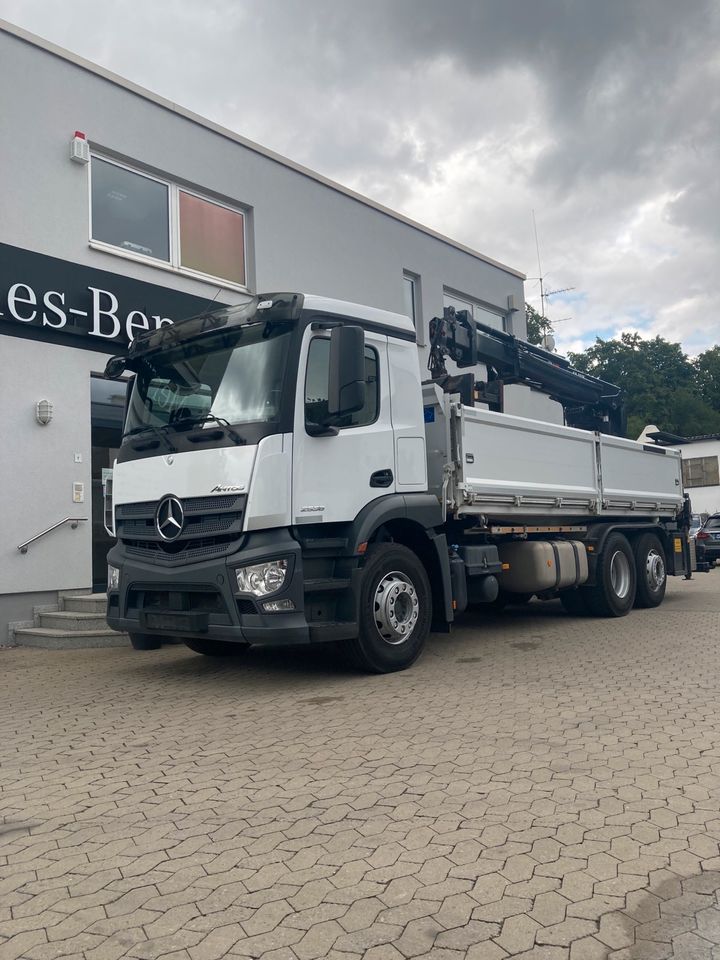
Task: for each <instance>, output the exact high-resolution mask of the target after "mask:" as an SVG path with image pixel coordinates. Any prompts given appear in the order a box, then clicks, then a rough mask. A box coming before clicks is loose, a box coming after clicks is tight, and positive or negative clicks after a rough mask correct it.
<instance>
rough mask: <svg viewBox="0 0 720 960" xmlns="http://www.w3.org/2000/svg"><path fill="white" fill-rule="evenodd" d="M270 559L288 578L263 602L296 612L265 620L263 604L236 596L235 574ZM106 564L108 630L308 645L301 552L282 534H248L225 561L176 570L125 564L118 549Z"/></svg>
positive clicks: (132, 560) (127, 557)
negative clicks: (109, 575) (110, 583)
mask: <svg viewBox="0 0 720 960" xmlns="http://www.w3.org/2000/svg"><path fill="white" fill-rule="evenodd" d="M276 557H286V558H288V561H289V563H288V573H287V578H286V581H285V584H284V586H283V589H282V590H281V591H279V592H278V593H275V594H272V596H270V597H265V598H263V600H264V601H268V600H285V599H288V600H292V602H293V604H294V606H295V609H294V610H292V611H290V612H282V613H266V612H264V611H263V609H262V602H263V601H259V600H257V599H255V598H251V597H249V596H247V595H245V596H239V595H238V593H237V581H236V577H235V573H234V570H235V568H237V567H240V566H244V565H246V564H251V563H259V562H261V561H263V560H271V559H274V558H276ZM108 563H109V564H111V565H112V566H114V567H117V568H118V569H119V570H120V587H119V590H117V591H109V592H108V607H107V620H108V624H109V625H110V626H111V627H112V628H113V629H114V630H121V631H123V632H126V633H143V634H149V635H155V636H158V637H162V636H173V637H178V638H180V639H183V638H187V639H191V638H208V639H212V640H226V641H230V642H233V641H234V642H237V643H255V644H266V645H268V644H291V643H307V642H308V641H309V640H310V631H309V628H308V624H307V620H306V617H305V609H304V595H303V565H302V556H301V551H300V545H299V544H298V542H297V541H296V540H294V539H293V538H292V537H291V536H290V533H289V531H288V530H270V531H263V532H259V533H254V534H253V533H251V534H247V536H246V537H245V538H244V540H243V545H242V549H240V550H238V551H237V552H235V553H232V554H230V555H229V556H223V557H217V558H214V559H211V560H204V561H202V562H199V563H185V564H182V565H180V566H175V567H173V566H169V565H168V566H165V565H160V564H159V563H153V562H150V561H148V560H145V559H141V558H137V557H135V556H132V555H131V554H130V553H129V552H128V551H127V550H126V549H125V547H124V546H123V545H122V544H121V543H119V544H117V545H116V546H115V547H113V548H112V550H111V551H110V552H109V553H108ZM329 639H330V638H329Z"/></svg>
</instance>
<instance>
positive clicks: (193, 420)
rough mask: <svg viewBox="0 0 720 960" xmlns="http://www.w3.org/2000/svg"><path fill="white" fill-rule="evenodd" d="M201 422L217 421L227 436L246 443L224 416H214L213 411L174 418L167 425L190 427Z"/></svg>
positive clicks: (200, 437) (196, 439)
mask: <svg viewBox="0 0 720 960" xmlns="http://www.w3.org/2000/svg"><path fill="white" fill-rule="evenodd" d="M203 423H217V424H218V426H220V427H222V429H223V430H224V431H225V433H226V434H227V436H228V437H230V439H231V440H232V441H233V443H236V444H244V443H247V440H245V438H244V437H241V436H240V434H239V433H238V432H237V431H236V430H235V429H234V428H233V427H232V425H231V424H230V423H229V422H228V421H227V420H226V419H225V417H216V416H215V414H214V413H207V414H205V416H202V417H183V418H182V419H181V420H175V421H173V423H172V424H168V426H173V427H178V426H180V424H184V425H185V426H188V427H192V426H195V425H198V426H199V425H201V424H203ZM202 439H203V438H202V436H198V437H197V438H195V442H196V443H197V441H198V440H202Z"/></svg>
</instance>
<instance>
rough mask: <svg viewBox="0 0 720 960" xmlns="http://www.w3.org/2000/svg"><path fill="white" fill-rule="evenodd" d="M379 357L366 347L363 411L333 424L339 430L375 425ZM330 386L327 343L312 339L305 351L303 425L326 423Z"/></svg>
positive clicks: (378, 388) (328, 348)
mask: <svg viewBox="0 0 720 960" xmlns="http://www.w3.org/2000/svg"><path fill="white" fill-rule="evenodd" d="M378 366H379V365H378V355H377V351H376V350H374V349H373V348H372V347H365V384H366V386H365V405H364V406H363V408H362V410H358V411H356V412H355V413H349V414H347V415H346V416H345V417H343V418H342V421H333V422H334V423H335V425H336V426H338V427H365V426H367V425H368V424H370V423H374V422H375V421H376V420H377V417H378V408H379V406H380V380H379V377H378V372H379V371H378ZM329 382H330V341H329V340H328V339H327V338H324V337H315V338H314V339H313V340H311V341H310V349H309V350H308V359H307V374H306V376H305V423H306V425H307V424H320V423H327V421H328V419H329V418H328V387H329Z"/></svg>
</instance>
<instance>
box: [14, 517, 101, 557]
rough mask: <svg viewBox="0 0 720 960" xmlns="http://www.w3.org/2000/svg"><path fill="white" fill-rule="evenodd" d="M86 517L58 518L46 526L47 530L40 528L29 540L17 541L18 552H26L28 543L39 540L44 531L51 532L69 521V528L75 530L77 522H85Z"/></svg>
mask: <svg viewBox="0 0 720 960" xmlns="http://www.w3.org/2000/svg"><path fill="white" fill-rule="evenodd" d="M87 519H88V518H87V517H64V518H63V519H62V520H58V522H57V523H54V524H53V525H52V526H51V527H48V528H47V530H41V531H40V533H38V534H37V535H36V536H34V537H30V539H29V540H26V541H25V543H19V544H18V550H19V551H20V553H27V550H28V547H29V546H30V544H31V543H35V541H36V540H39V539H40V537H44V536H45V534H46V533H51V532H52V531H53V530H56V529H57V528H58V527H61V526H62V525H63V524H64V523H69V524H70V526H71V528H72V529H73V530H75V529H76V528H77V525H78V524H79V523H87Z"/></svg>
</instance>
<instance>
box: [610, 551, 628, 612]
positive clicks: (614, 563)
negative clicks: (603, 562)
mask: <svg viewBox="0 0 720 960" xmlns="http://www.w3.org/2000/svg"><path fill="white" fill-rule="evenodd" d="M610 583H611V585H612V588H613V593H614V594H615V596H616V597H619V598H620V599H621V600H623V599H624V598H625V597H626V596H627V595H628V594H629V593H630V561H629V560H628V558H627V557H626V556H625V554H624V553H623V551H622V550H616V551H615V553H614V554H613V555H612V558H611V560H610Z"/></svg>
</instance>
